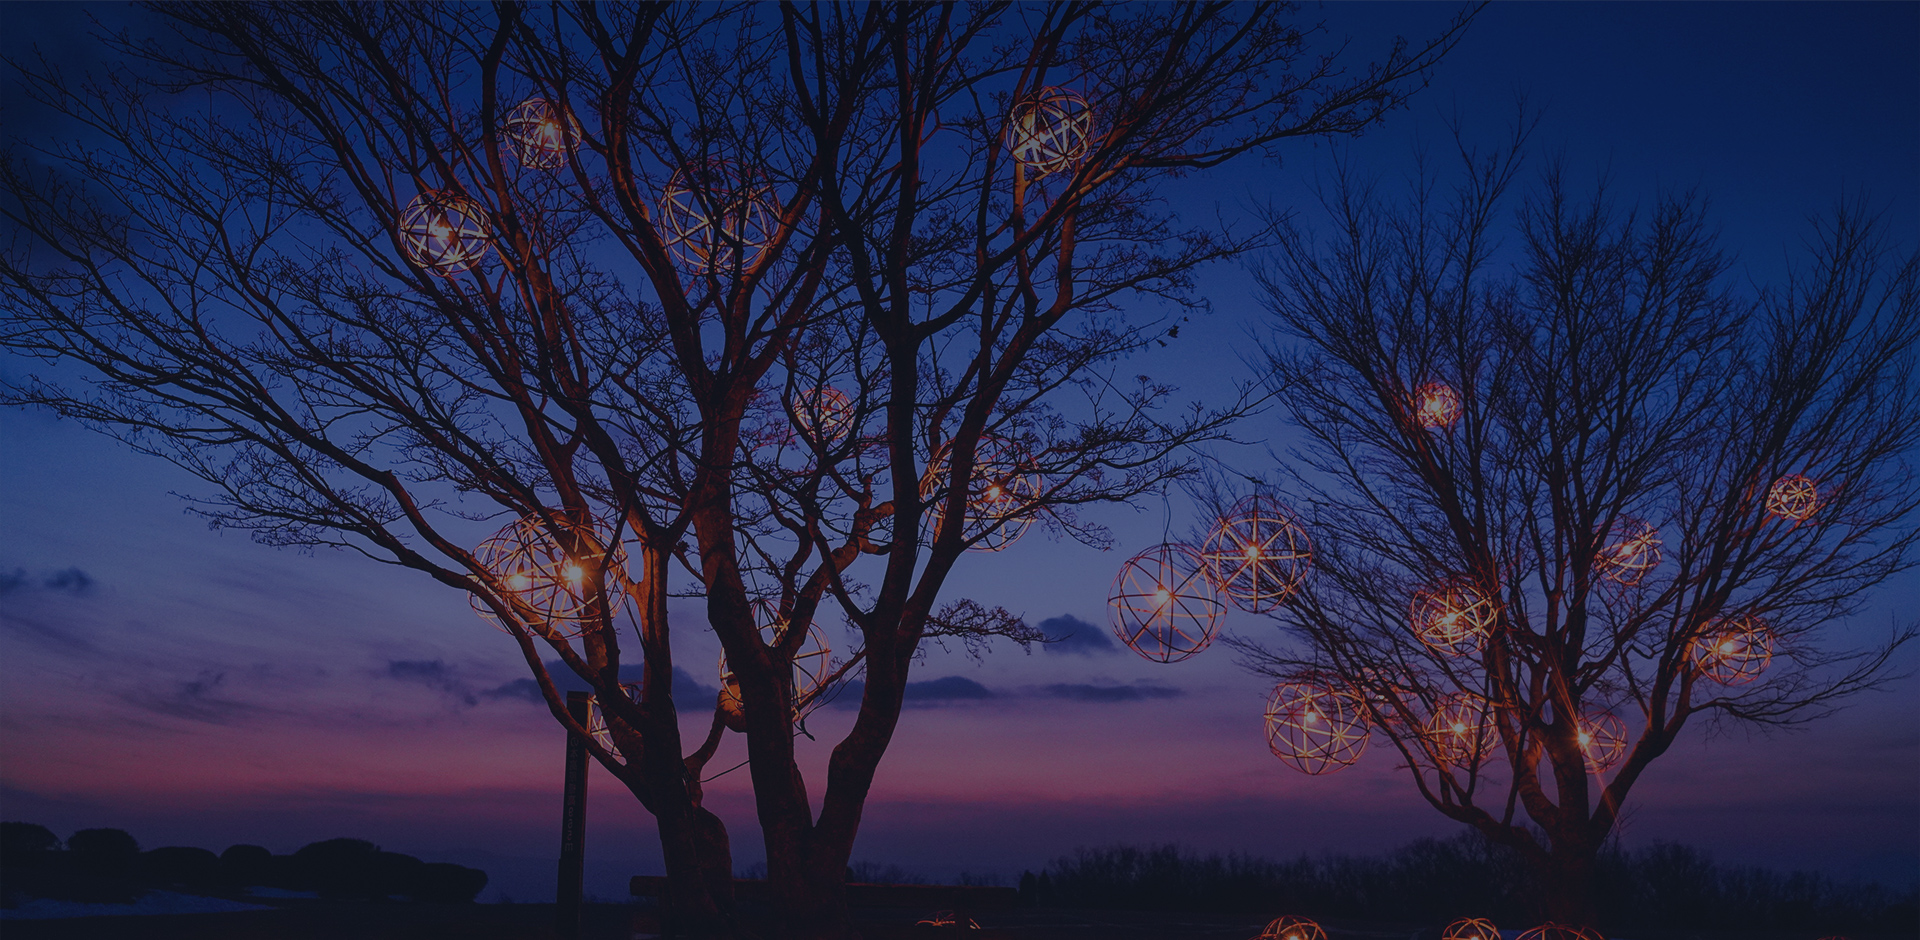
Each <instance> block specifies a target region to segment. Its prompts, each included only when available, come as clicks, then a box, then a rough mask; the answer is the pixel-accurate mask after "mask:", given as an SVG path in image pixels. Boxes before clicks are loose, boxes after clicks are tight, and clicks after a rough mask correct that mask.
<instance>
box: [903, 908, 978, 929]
mask: <svg viewBox="0 0 1920 940" xmlns="http://www.w3.org/2000/svg"><path fill="white" fill-rule="evenodd" d="M917 926H921V927H946V928H948V929H950V930H979V929H980V924H979V922H978V921H975V920H974V919H973V918H971V917H962V916H960V915H959V914H956V913H954V912H953V911H934V912H933V913H931V914H928V915H927V917H926V919H925V920H922V921H920V923H919V924H918V925H917Z"/></svg>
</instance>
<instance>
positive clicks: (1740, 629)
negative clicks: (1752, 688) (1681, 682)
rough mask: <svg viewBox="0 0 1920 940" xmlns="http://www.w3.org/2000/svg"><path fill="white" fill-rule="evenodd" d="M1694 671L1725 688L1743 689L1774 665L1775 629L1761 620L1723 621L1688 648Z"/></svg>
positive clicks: (1747, 618) (1750, 618) (1744, 618)
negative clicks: (1772, 663)
mask: <svg viewBox="0 0 1920 940" xmlns="http://www.w3.org/2000/svg"><path fill="white" fill-rule="evenodd" d="M1688 654H1689V655H1690V656H1691V657H1692V659H1693V668H1695V669H1697V670H1699V671H1700V674H1701V675H1703V676H1706V677H1707V678H1709V679H1712V680H1713V681H1715V682H1718V683H1721V684H1723V685H1743V684H1745V683H1748V682H1752V681H1753V680H1755V679H1758V678H1759V677H1760V673H1761V672H1763V671H1765V670H1766V668H1767V664H1768V663H1770V662H1772V661H1773V628H1771V627H1769V626H1767V622H1766V621H1765V620H1762V619H1760V618H1759V617H1754V616H1746V617H1737V618H1734V619H1730V620H1721V621H1718V622H1716V623H1714V624H1713V625H1712V626H1710V627H1708V628H1707V629H1706V631H1705V632H1703V633H1701V634H1700V635H1699V636H1697V637H1695V638H1694V640H1693V645H1692V646H1690V647H1688Z"/></svg>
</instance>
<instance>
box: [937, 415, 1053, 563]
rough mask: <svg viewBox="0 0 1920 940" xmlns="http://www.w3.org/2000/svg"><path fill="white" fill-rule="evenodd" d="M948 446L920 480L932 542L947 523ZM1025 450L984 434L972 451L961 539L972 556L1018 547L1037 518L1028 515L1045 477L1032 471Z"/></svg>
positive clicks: (1018, 445) (949, 478)
mask: <svg viewBox="0 0 1920 940" xmlns="http://www.w3.org/2000/svg"><path fill="white" fill-rule="evenodd" d="M950 453H951V450H950V449H949V446H948V445H944V444H943V445H941V447H940V449H939V450H938V451H936V452H934V455H933V457H932V459H930V460H928V461H927V470H926V473H925V474H923V475H922V476H921V478H920V499H921V500H922V501H923V502H924V503H925V504H926V528H925V531H926V532H927V533H928V538H929V540H931V538H932V537H934V536H936V535H938V534H939V532H940V526H941V523H942V522H944V521H945V519H946V513H947V493H948V492H949V490H948V487H949V486H951V485H952V483H953V480H952V476H953V474H952V473H951V472H950V469H949V468H950V467H951V464H950V463H949V460H948V456H949V454H950ZM1028 464H1029V461H1028V459H1027V452H1026V449H1025V448H1023V447H1021V446H1020V444H1019V443H1018V442H1015V441H1012V440H1009V439H1007V438H1004V437H995V436H993V435H991V434H982V435H980V441H979V443H977V444H975V445H974V447H973V476H972V477H971V478H970V479H969V480H968V481H967V496H966V510H965V513H964V515H963V516H962V518H961V522H962V523H963V525H962V526H961V530H960V538H961V539H962V540H964V541H965V542H967V543H968V544H967V547H968V548H969V549H971V550H973V551H982V552H997V551H999V550H1000V549H1003V548H1005V547H1007V546H1008V545H1011V544H1013V542H1014V540H1016V539H1018V538H1019V537H1020V536H1021V534H1023V533H1025V532H1026V531H1027V526H1029V525H1031V524H1032V523H1033V515H1032V513H1030V512H1028V511H1027V510H1028V509H1029V508H1030V507H1031V506H1032V505H1033V503H1034V500H1036V499H1038V498H1039V496H1040V477H1039V476H1038V475H1037V474H1034V473H1032V472H1030V471H1029V466H1028Z"/></svg>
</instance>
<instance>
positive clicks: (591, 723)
mask: <svg viewBox="0 0 1920 940" xmlns="http://www.w3.org/2000/svg"><path fill="white" fill-rule="evenodd" d="M620 691H621V692H623V693H625V694H626V696H627V700H628V701H630V702H632V703H634V704H635V705H638V704H640V685H639V683H636V682H622V683H620ZM587 704H588V706H589V708H588V710H587V734H589V735H591V736H592V737H593V740H594V741H595V743H597V744H599V745H600V746H601V747H603V748H606V749H607V753H609V754H612V755H613V756H615V757H618V758H620V759H621V760H623V761H624V760H626V759H627V756H626V755H625V754H622V753H620V745H618V744H615V743H614V741H613V731H612V729H610V728H608V727H607V715H606V712H604V711H601V710H600V697H599V696H594V697H592V698H590V699H588V700H587Z"/></svg>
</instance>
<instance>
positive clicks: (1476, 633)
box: [1409, 579, 1500, 656]
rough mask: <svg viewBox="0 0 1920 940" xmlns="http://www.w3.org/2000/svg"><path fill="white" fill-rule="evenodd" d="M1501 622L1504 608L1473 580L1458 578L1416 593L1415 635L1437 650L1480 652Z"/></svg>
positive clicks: (1461, 653) (1450, 652) (1414, 601)
mask: <svg viewBox="0 0 1920 940" xmlns="http://www.w3.org/2000/svg"><path fill="white" fill-rule="evenodd" d="M1499 621H1500V607H1499V605H1498V604H1496V603H1494V601H1493V598H1491V597H1488V596H1486V595H1485V594H1482V593H1480V591H1479V589H1478V588H1475V587H1474V586H1473V584H1472V582H1470V581H1468V580H1466V579H1458V580H1455V581H1451V582H1448V583H1447V584H1445V585H1442V586H1440V587H1438V588H1434V589H1433V590H1430V591H1417V592H1415V593H1414V595H1413V610H1412V614H1411V620H1410V621H1409V622H1410V623H1411V624H1412V626H1413V635H1414V636H1415V637H1417V638H1419V640H1420V642H1422V643H1424V644H1426V645H1427V647H1428V648H1429V649H1432V650H1433V651H1434V652H1437V653H1442V654H1444V655H1447V656H1460V655H1463V654H1466V653H1472V652H1477V651H1478V650H1479V649H1480V648H1481V647H1484V646H1485V645H1486V644H1487V637H1488V636H1490V635H1492V633H1493V628H1494V626H1495V625H1497V624H1498V623H1499Z"/></svg>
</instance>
